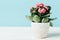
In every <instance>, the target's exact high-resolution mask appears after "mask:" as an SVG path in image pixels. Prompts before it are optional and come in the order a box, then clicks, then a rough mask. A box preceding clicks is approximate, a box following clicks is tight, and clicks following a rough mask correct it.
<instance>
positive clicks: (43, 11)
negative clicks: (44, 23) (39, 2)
mask: <svg viewBox="0 0 60 40" xmlns="http://www.w3.org/2000/svg"><path fill="white" fill-rule="evenodd" d="M38 12H39V13H41V14H44V13H45V12H46V9H45V8H42V9H40V8H39V9H38Z"/></svg>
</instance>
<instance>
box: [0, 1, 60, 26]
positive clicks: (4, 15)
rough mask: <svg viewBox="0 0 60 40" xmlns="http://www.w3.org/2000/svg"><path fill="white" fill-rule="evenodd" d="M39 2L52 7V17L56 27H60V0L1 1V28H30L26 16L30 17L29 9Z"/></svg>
mask: <svg viewBox="0 0 60 40" xmlns="http://www.w3.org/2000/svg"><path fill="white" fill-rule="evenodd" d="M38 2H43V3H45V4H47V5H50V6H51V7H52V10H51V12H52V14H51V17H57V18H58V19H57V20H55V21H53V25H54V26H60V1H59V0H0V26H30V22H29V21H28V20H27V19H26V18H25V15H30V12H29V8H30V7H31V6H34V5H35V4H36V3H38Z"/></svg>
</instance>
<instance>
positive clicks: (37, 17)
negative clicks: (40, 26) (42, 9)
mask: <svg viewBox="0 0 60 40" xmlns="http://www.w3.org/2000/svg"><path fill="white" fill-rule="evenodd" d="M33 21H34V22H37V23H38V22H40V17H39V16H37V15H35V16H34V17H33Z"/></svg>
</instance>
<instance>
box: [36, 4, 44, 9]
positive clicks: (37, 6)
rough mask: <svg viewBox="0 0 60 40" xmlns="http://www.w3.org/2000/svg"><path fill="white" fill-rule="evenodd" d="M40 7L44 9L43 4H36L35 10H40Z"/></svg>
mask: <svg viewBox="0 0 60 40" xmlns="http://www.w3.org/2000/svg"><path fill="white" fill-rule="evenodd" d="M40 7H44V4H43V3H40V4H36V8H40Z"/></svg>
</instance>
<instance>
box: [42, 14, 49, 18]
mask: <svg viewBox="0 0 60 40" xmlns="http://www.w3.org/2000/svg"><path fill="white" fill-rule="evenodd" d="M42 17H50V13H49V14H46V15H43V16H42Z"/></svg>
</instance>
